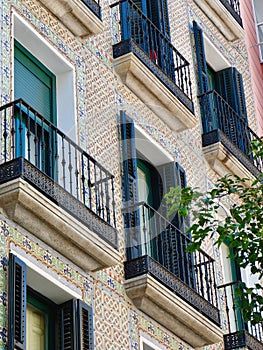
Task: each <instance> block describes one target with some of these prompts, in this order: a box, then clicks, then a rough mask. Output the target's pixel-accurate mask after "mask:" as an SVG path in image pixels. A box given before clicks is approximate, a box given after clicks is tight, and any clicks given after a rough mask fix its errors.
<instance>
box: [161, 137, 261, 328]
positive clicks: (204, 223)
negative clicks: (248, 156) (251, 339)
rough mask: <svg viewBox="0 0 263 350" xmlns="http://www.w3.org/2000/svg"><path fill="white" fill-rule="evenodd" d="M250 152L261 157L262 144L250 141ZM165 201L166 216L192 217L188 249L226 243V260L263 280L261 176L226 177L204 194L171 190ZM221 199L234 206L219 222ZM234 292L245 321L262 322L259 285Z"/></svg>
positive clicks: (190, 189) (189, 189) (189, 190)
mask: <svg viewBox="0 0 263 350" xmlns="http://www.w3.org/2000/svg"><path fill="white" fill-rule="evenodd" d="M252 150H253V153H254V154H255V157H257V159H258V158H259V157H260V158H261V157H262V158H263V141H261V142H258V141H253V142H252ZM165 199H166V201H167V203H168V205H169V207H170V213H169V215H171V214H172V213H174V212H176V211H178V213H179V215H181V216H185V215H189V213H190V212H191V214H192V217H193V219H194V224H193V225H192V226H191V227H190V228H189V229H188V231H187V234H188V235H190V236H191V237H192V243H191V244H190V246H189V247H188V250H190V251H191V252H193V251H194V250H196V249H199V248H200V247H201V244H202V243H203V241H204V240H205V239H206V238H212V237H213V239H214V241H215V244H216V245H218V246H220V245H221V244H222V243H223V242H227V244H228V246H229V250H230V252H231V254H230V255H229V258H231V259H235V261H236V263H237V265H238V266H239V267H241V268H249V269H250V270H251V274H252V275H257V276H258V278H259V279H261V278H262V277H263V175H262V174H260V175H259V176H257V177H256V178H253V179H247V178H240V177H238V176H235V175H226V176H224V177H222V178H220V179H219V180H218V181H217V182H216V184H215V185H214V187H213V188H212V189H211V190H209V191H208V192H207V193H206V195H202V194H201V193H199V192H198V191H197V190H196V189H192V188H190V187H186V188H183V189H181V190H180V189H178V188H177V189H171V191H170V192H169V193H168V194H167V195H166V196H165ZM222 199H227V200H228V202H229V201H230V202H231V203H234V204H232V205H231V207H230V208H229V213H228V214H226V215H225V217H224V219H223V220H222V217H221V220H222V221H220V216H219V215H218V214H219V212H220V210H222V209H220V202H221V201H222ZM237 293H239V296H240V298H241V303H240V308H241V309H242V312H243V315H244V319H245V321H248V320H250V321H251V322H252V323H254V324H256V323H258V322H260V321H261V322H262V321H263V320H262V316H261V315H262V314H261V313H260V312H263V297H262V295H263V286H262V285H260V284H256V285H255V286H254V288H248V287H247V286H246V285H245V284H244V283H241V287H240V289H239V290H238V291H237Z"/></svg>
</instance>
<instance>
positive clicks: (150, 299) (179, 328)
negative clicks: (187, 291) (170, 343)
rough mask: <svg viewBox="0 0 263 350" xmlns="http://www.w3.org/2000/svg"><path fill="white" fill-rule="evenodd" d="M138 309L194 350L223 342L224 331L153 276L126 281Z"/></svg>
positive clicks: (128, 290) (127, 290)
mask: <svg viewBox="0 0 263 350" xmlns="http://www.w3.org/2000/svg"><path fill="white" fill-rule="evenodd" d="M125 289H126V292H127V295H128V296H129V297H130V298H131V299H132V301H133V303H134V304H135V306H136V307H138V308H139V309H140V310H141V311H143V312H145V313H146V314H147V315H149V316H150V317H152V318H153V319H154V320H156V321H157V322H159V323H160V324H162V325H163V326H164V327H166V328H168V329H169V330H170V331H171V332H173V333H174V334H175V335H177V336H179V337H180V338H181V339H183V340H184V341H186V342H187V343H188V344H189V345H191V346H192V347H193V348H196V349H197V348H199V347H202V346H205V345H208V344H214V343H217V342H220V341H222V339H223V333H222V330H221V329H220V328H219V327H218V326H216V325H215V324H214V323H213V322H212V321H210V320H209V319H208V318H207V317H205V316H204V315H203V314H201V313H200V312H198V311H197V310H195V309H194V308H193V307H191V305H189V304H188V303H187V302H185V301H184V300H183V299H181V298H180V297H179V296H178V295H176V294H174V293H172V292H171V291H170V290H169V289H168V288H166V287H165V286H164V285H163V284H162V283H160V282H159V281H157V280H156V279H155V278H154V277H152V276H150V275H149V274H144V275H141V276H137V277H134V278H131V279H129V280H126V281H125Z"/></svg>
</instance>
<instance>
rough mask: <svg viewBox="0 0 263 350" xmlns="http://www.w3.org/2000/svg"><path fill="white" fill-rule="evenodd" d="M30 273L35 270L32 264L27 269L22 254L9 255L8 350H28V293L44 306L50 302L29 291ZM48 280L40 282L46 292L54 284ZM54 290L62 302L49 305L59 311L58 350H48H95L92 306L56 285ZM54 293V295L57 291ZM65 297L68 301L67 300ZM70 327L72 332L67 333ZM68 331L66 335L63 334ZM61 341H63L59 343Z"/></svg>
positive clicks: (12, 253)
mask: <svg viewBox="0 0 263 350" xmlns="http://www.w3.org/2000/svg"><path fill="white" fill-rule="evenodd" d="M30 269H32V264H31V262H30V264H29V266H28V265H27V259H24V257H22V256H20V254H17V253H16V252H13V251H12V252H10V253H9V271H8V301H9V302H8V347H7V349H8V350H14V349H16V350H26V340H27V339H26V306H27V293H28V292H29V295H30V294H32V295H33V296H34V297H37V299H38V300H40V301H41V302H44V303H46V301H47V300H48V299H49V298H47V297H46V296H45V295H43V294H41V293H39V292H38V291H35V290H34V291H32V288H30V284H31V283H30V282H31V281H30V279H29V278H28V275H29V274H30ZM27 270H29V271H27ZM36 270H37V269H36ZM48 276H49V274H47V276H45V277H44V279H46V280H47V284H45V283H44V282H43V279H42V280H41V279H40V281H41V282H42V284H44V286H41V287H42V288H43V290H44V291H46V289H48V287H50V283H52V278H51V281H49V278H48ZM50 277H51V276H50ZM28 287H29V288H28ZM53 288H55V289H57V292H58V293H59V295H60V297H61V300H60V301H58V300H56V302H54V301H53V300H52V301H51V300H50V302H51V304H50V305H53V307H54V305H55V310H56V322H55V324H56V327H55V330H56V332H55V335H56V337H55V338H56V339H55V346H52V347H51V348H50V346H49V344H48V347H47V349H51V350H55V349H58V348H59V349H60V350H63V349H64V347H65V348H70V349H72V350H77V349H80V348H81V344H82V346H83V350H93V347H94V345H93V343H94V339H93V316H92V308H91V306H89V305H87V304H85V303H84V301H82V300H81V299H79V298H76V297H75V295H74V296H73V293H68V292H67V291H64V289H63V288H60V287H58V285H57V284H55V283H53ZM66 289H67V288H66ZM51 293H53V294H54V290H53V291H51ZM47 294H48V292H47ZM74 294H75V293H74ZM65 297H67V298H66V299H65ZM62 300H63V301H62ZM65 300H66V301H65ZM41 308H42V307H41ZM42 309H43V310H45V308H44V307H43V308H42ZM64 320H65V323H64ZM68 327H71V328H70V330H71V331H70V332H68ZM53 328H54V327H53ZM65 329H66V332H64V330H65ZM87 332H88V335H87ZM51 334H52V333H51ZM84 334H85V335H84ZM59 339H61V341H60V342H59ZM53 343H54V342H53ZM53 343H51V344H53ZM59 343H60V344H59Z"/></svg>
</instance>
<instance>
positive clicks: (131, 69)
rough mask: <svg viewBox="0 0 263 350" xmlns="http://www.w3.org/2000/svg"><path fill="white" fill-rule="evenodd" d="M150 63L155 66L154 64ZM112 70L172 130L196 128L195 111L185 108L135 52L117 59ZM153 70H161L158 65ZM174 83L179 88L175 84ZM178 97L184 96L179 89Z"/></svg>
mask: <svg viewBox="0 0 263 350" xmlns="http://www.w3.org/2000/svg"><path fill="white" fill-rule="evenodd" d="M116 51H117V50H116ZM142 55H144V54H142ZM147 59H148V58H147ZM149 61H150V60H149ZM150 62H151V61H150ZM151 64H152V65H154V63H152V62H151ZM113 67H114V69H115V72H116V73H117V74H118V75H119V77H120V78H121V80H122V82H123V83H124V84H125V85H127V86H128V87H129V88H130V89H131V90H132V91H133V92H134V93H135V94H136V95H137V96H138V97H139V98H140V99H141V100H142V101H143V102H144V103H145V104H146V105H147V106H148V107H149V108H150V109H151V110H152V111H153V112H154V113H155V114H156V115H157V116H158V117H159V118H160V119H161V120H163V122H165V123H166V124H167V125H168V126H169V127H170V128H171V129H172V130H174V131H177V132H179V131H183V130H185V129H189V128H193V127H194V126H195V125H196V123H197V117H196V116H195V115H194V113H193V111H191V110H190V109H189V108H188V107H186V104H184V103H183V102H182V101H181V100H180V99H179V98H178V97H177V96H176V95H175V94H173V93H172V92H171V91H170V90H169V89H168V88H167V86H166V85H165V84H164V83H163V82H162V81H160V79H158V77H157V76H156V75H155V74H153V72H152V71H151V70H150V69H148V68H147V66H146V65H145V64H144V63H143V62H142V61H141V60H140V59H139V58H138V57H137V56H136V55H135V54H134V53H133V52H129V53H126V54H123V55H121V56H119V57H115V58H114V60H113ZM154 68H156V69H158V67H157V66H156V67H154ZM158 70H160V69H158ZM171 84H173V85H174V87H176V85H175V84H174V83H172V81H171ZM179 95H183V93H182V92H181V91H179V88H178V96H179ZM184 98H185V100H187V103H189V102H188V98H186V96H185V97H184Z"/></svg>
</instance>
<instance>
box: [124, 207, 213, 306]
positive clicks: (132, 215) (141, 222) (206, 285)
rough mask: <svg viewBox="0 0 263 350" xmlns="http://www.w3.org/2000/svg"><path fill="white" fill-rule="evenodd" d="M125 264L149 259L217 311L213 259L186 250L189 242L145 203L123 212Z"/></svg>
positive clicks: (187, 238)
mask: <svg viewBox="0 0 263 350" xmlns="http://www.w3.org/2000/svg"><path fill="white" fill-rule="evenodd" d="M123 215H124V223H125V236H126V248H127V260H130V261H131V260H133V259H134V260H136V259H137V258H140V257H143V256H150V257H151V258H152V259H153V260H155V261H157V262H158V263H159V264H160V265H162V266H163V267H164V268H165V269H167V270H168V271H170V272H171V273H173V274H174V275H176V276H177V277H178V278H179V279H180V280H181V281H182V282H184V283H185V284H186V285H187V286H189V287H190V288H191V289H193V290H194V291H195V292H196V293H197V294H199V295H200V296H201V297H203V298H204V299H205V300H207V301H208V302H209V303H210V304H212V305H214V306H215V307H217V290H216V281H215V268H214V259H212V258H211V257H210V256H209V255H208V254H206V253H205V252H204V251H203V250H198V251H195V252H194V253H190V252H187V251H186V249H187V247H188V245H189V243H190V242H191V239H190V238H189V237H188V236H187V235H185V234H184V233H182V232H181V231H180V230H178V229H177V228H176V227H175V226H174V225H173V224H172V223H171V222H170V221H169V220H168V219H166V218H165V217H164V216H162V215H161V214H160V213H158V212H157V211H156V210H155V209H154V208H152V207H151V206H149V205H148V204H146V203H145V202H139V203H136V204H134V205H131V206H129V207H125V208H124V209H123Z"/></svg>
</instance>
